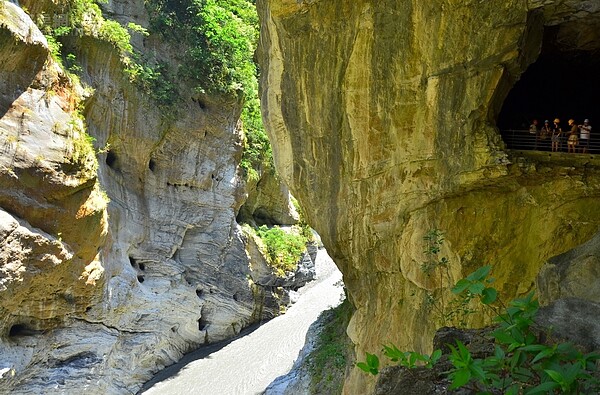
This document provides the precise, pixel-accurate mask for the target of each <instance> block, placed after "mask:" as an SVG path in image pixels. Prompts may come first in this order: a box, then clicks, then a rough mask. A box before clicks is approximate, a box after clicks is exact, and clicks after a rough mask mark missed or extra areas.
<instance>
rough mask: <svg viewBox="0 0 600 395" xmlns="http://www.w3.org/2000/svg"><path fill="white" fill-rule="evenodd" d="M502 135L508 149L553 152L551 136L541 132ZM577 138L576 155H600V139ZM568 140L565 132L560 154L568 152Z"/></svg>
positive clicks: (515, 132) (513, 131)
mask: <svg viewBox="0 0 600 395" xmlns="http://www.w3.org/2000/svg"><path fill="white" fill-rule="evenodd" d="M500 134H501V135H502V139H503V140H504V142H505V143H506V146H507V148H508V149H511V150H532V151H552V145H551V136H550V135H542V134H540V133H539V132H538V133H530V132H529V130H519V129H508V130H501V131H500ZM577 137H578V142H577V145H576V146H575V152H576V153H584V152H585V153H586V154H594V155H595V154H600V139H594V138H591V139H588V140H582V139H580V138H579V136H577ZM567 138H568V134H567V133H564V132H563V134H562V135H561V139H560V142H559V144H558V152H567V151H568V149H567ZM584 150H585V151H584Z"/></svg>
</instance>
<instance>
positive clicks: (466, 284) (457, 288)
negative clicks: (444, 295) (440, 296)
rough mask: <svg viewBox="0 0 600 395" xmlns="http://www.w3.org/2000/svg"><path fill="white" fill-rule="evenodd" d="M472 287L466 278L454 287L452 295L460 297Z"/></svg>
mask: <svg viewBox="0 0 600 395" xmlns="http://www.w3.org/2000/svg"><path fill="white" fill-rule="evenodd" d="M469 285H471V282H470V281H469V280H467V279H465V278H463V279H460V280H458V282H457V283H456V285H455V286H454V287H452V293H453V294H455V295H458V294H459V293H461V292H463V291H464V290H465V289H467V288H468V287H469Z"/></svg>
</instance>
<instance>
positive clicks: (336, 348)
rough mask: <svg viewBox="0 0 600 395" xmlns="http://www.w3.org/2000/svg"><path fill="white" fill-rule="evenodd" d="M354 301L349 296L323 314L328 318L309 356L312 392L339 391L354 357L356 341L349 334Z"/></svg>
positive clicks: (307, 362) (308, 364)
mask: <svg viewBox="0 0 600 395" xmlns="http://www.w3.org/2000/svg"><path fill="white" fill-rule="evenodd" d="M352 312H353V309H352V305H351V304H350V302H349V301H348V300H347V299H346V300H344V302H342V304H340V305H339V306H338V307H336V308H334V309H330V310H328V311H326V312H324V313H323V314H324V315H325V316H324V319H325V322H324V325H323V328H322V330H321V332H320V333H319V335H318V336H317V339H316V341H315V347H314V349H313V350H312V351H311V352H310V353H309V354H308V356H307V357H306V365H307V366H308V369H309V372H310V377H311V383H310V391H309V393H311V394H340V393H341V392H342V386H343V382H344V375H345V370H346V366H347V364H348V362H349V361H350V360H351V358H352V354H353V345H352V342H351V340H350V339H349V338H348V335H347V334H346V328H347V327H348V323H349V322H350V318H351V316H352Z"/></svg>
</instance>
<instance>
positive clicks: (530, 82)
mask: <svg viewBox="0 0 600 395" xmlns="http://www.w3.org/2000/svg"><path fill="white" fill-rule="evenodd" d="M598 30H600V18H598V17H595V18H592V17H588V18H584V19H580V20H575V21H569V22H565V23H562V24H557V25H554V26H546V27H545V28H544V36H543V41H542V47H541V51H540V55H539V57H538V59H537V60H536V61H535V62H534V63H533V64H531V65H530V66H529V67H528V68H527V70H526V71H525V72H524V73H523V74H522V75H521V78H520V79H519V80H518V81H517V82H516V83H515V84H514V86H513V88H512V89H511V91H510V92H509V94H508V95H507V97H506V99H505V101H504V103H503V106H502V109H501V111H500V113H499V115H498V119H497V126H498V128H499V129H500V130H501V132H502V137H503V138H504V141H505V142H506V143H507V146H508V148H509V149H510V148H513V149H514V148H518V149H536V150H550V138H547V141H542V140H541V139H540V137H539V135H538V136H537V137H536V135H535V134H534V133H533V134H530V133H528V129H529V126H530V125H531V124H532V121H533V120H534V119H537V120H538V129H539V128H541V127H542V126H543V124H544V121H545V120H548V121H549V125H550V126H552V125H553V120H554V119H555V118H559V119H560V121H561V122H560V126H561V128H562V130H563V132H568V131H569V129H570V127H569V126H568V120H569V119H574V120H575V124H577V125H581V124H582V123H583V121H584V120H585V119H589V120H590V124H591V125H592V126H593V125H594V123H596V124H600V73H598V70H600V42H598V41H599V40H598V38H600V35H599V34H598V32H597V31H598ZM596 130H598V128H596ZM594 131H595V130H592V138H591V140H590V148H594V149H590V153H600V139H594V135H593V132H594ZM594 140H595V144H594ZM546 145H547V147H546ZM563 147H564V149H563V150H564V151H566V144H563Z"/></svg>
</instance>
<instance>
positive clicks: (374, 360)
mask: <svg viewBox="0 0 600 395" xmlns="http://www.w3.org/2000/svg"><path fill="white" fill-rule="evenodd" d="M367 365H369V367H371V368H376V369H377V368H379V357H378V356H377V355H375V354H369V353H367Z"/></svg>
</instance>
